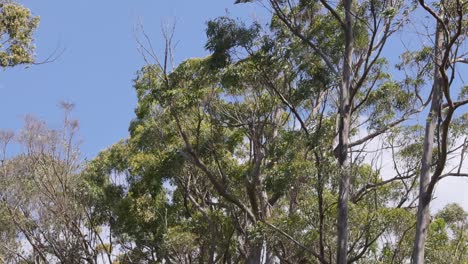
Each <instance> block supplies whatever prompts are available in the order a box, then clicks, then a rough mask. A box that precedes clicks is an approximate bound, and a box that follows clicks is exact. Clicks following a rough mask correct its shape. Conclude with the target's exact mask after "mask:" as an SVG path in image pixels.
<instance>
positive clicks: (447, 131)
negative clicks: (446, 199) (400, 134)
mask: <svg viewBox="0 0 468 264" xmlns="http://www.w3.org/2000/svg"><path fill="white" fill-rule="evenodd" d="M419 4H420V5H421V6H422V8H423V9H424V10H425V11H426V12H427V13H428V14H430V16H431V17H432V18H433V19H434V21H435V22H434V23H435V25H436V26H435V37H434V43H435V44H434V48H433V57H432V64H433V69H434V76H433V86H432V90H431V108H430V110H429V113H428V116H427V119H426V130H425V135H424V142H423V146H424V149H423V153H422V157H421V172H420V185H419V204H418V215H417V226H416V236H415V241H414V248H413V263H418V264H420V263H424V261H425V257H424V256H425V244H426V239H427V233H428V230H429V228H428V226H429V222H430V208H429V205H430V202H431V200H432V197H433V193H434V189H435V186H436V184H437V183H438V182H439V181H440V180H441V179H442V178H444V177H447V176H467V173H466V172H464V171H462V169H463V166H462V164H463V162H464V155H465V153H464V152H465V151H466V149H467V139H466V136H467V132H466V129H463V128H462V130H461V131H460V130H459V129H456V127H458V125H461V126H462V127H465V128H466V125H467V123H466V113H464V115H462V116H461V117H460V118H459V119H458V122H454V121H453V119H454V118H456V114H455V112H456V110H457V109H460V108H461V107H463V106H464V105H466V104H467V103H468V99H467V97H466V86H464V87H463V85H464V83H463V80H462V81H461V82H460V80H458V78H457V76H458V73H457V71H458V68H459V67H460V66H458V65H459V64H460V63H467V61H466V51H465V50H464V45H466V41H465V40H466V25H467V22H468V17H467V16H468V4H467V3H466V1H444V0H441V1H437V2H433V3H432V5H434V6H436V7H435V8H436V9H435V8H433V7H431V4H429V3H426V2H425V1H424V0H420V1H419ZM457 86H461V87H457ZM457 91H460V96H459V98H458V99H459V100H456V99H453V98H452V94H453V93H454V92H457ZM463 137H464V139H462V141H463V142H462V143H461V146H459V145H457V144H460V143H459V142H457V140H459V139H460V138H463ZM457 148H458V149H459V152H461V159H460V163H459V164H457V165H458V166H456V167H455V168H453V169H449V170H448V171H447V165H448V164H447V160H448V158H450V154H451V153H453V152H454V151H455V150H454V149H457ZM434 156H435V157H434Z"/></svg>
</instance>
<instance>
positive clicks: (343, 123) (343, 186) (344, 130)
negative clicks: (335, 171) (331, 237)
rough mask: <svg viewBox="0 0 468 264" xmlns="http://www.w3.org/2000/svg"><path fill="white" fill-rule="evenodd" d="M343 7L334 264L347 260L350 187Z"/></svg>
mask: <svg viewBox="0 0 468 264" xmlns="http://www.w3.org/2000/svg"><path fill="white" fill-rule="evenodd" d="M343 4H344V8H345V25H344V31H345V54H344V60H343V72H342V80H341V86H340V117H339V118H340V120H339V132H338V133H339V135H338V136H339V143H338V148H337V150H338V153H336V154H337V155H336V156H337V158H338V161H339V164H340V169H341V170H340V171H341V172H340V174H341V175H340V188H339V194H338V239H337V243H338V254H337V263H338V264H347V262H348V256H347V255H348V246H347V245H348V201H349V188H350V176H351V175H350V166H349V163H350V161H349V157H348V145H349V128H350V122H351V99H350V96H351V64H352V60H353V42H354V36H353V15H352V14H351V9H352V5H353V1H352V0H344V1H343Z"/></svg>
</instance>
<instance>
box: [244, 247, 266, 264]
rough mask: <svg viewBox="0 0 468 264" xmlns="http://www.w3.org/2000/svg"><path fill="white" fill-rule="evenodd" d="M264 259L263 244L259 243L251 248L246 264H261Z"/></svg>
mask: <svg viewBox="0 0 468 264" xmlns="http://www.w3.org/2000/svg"><path fill="white" fill-rule="evenodd" d="M261 259H262V244H261V243H257V244H255V245H250V246H249V252H248V255H247V260H246V264H260V263H261Z"/></svg>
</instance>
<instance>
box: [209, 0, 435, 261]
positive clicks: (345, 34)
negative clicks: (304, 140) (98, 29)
mask: <svg viewBox="0 0 468 264" xmlns="http://www.w3.org/2000/svg"><path fill="white" fill-rule="evenodd" d="M244 2H253V1H236V3H244ZM264 2H266V3H267V5H268V6H269V7H270V9H271V10H272V11H273V14H274V15H273V19H272V22H271V27H272V28H273V30H276V32H280V34H278V35H279V36H283V38H284V37H286V38H290V40H289V41H287V42H286V43H296V44H295V45H296V46H291V47H288V48H286V49H289V50H288V53H289V54H290V53H291V52H290V50H291V49H293V48H292V47H294V49H303V51H302V54H304V55H302V57H301V59H302V61H301V63H300V66H298V67H292V68H291V69H292V70H293V71H297V70H299V71H300V70H302V69H304V68H308V69H314V68H315V69H317V68H318V69H321V71H322V72H325V73H327V74H325V75H328V78H326V79H324V80H325V81H324V84H322V85H321V86H322V87H324V88H321V89H322V91H323V96H320V95H319V94H313V93H312V94H309V95H313V96H318V97H315V98H313V99H316V100H317V101H318V102H319V103H318V105H320V106H323V105H326V106H325V107H324V109H325V112H324V113H330V112H331V109H334V110H335V111H336V134H335V136H336V137H335V141H334V142H333V143H332V144H330V146H329V147H328V148H332V149H334V151H333V152H334V156H335V157H336V160H337V162H338V164H339V170H340V173H341V176H339V179H340V181H341V182H340V184H339V186H340V189H339V192H338V197H337V199H338V207H339V210H338V212H337V213H338V217H337V227H338V230H337V242H338V244H337V245H338V249H337V252H338V254H337V261H338V263H346V262H347V255H348V250H349V246H350V245H349V243H348V229H349V228H348V211H349V210H348V203H349V200H350V191H351V188H352V186H351V182H350V179H351V174H352V171H351V170H352V169H351V167H352V163H353V161H352V160H351V153H352V152H353V151H356V150H357V149H358V148H359V147H360V146H362V145H365V144H367V143H368V142H370V141H371V140H372V139H374V138H376V137H377V136H379V135H382V134H384V133H386V132H387V131H389V130H390V129H392V128H394V127H396V126H399V125H401V124H402V123H403V122H404V121H406V120H408V118H409V117H411V116H412V115H413V114H415V113H418V112H420V111H421V110H422V109H423V108H424V107H425V105H426V104H427V102H422V101H419V100H417V96H415V94H417V92H414V91H415V90H416V89H417V87H416V86H399V85H400V83H399V82H398V81H396V80H395V79H394V78H392V76H391V75H387V74H386V73H385V70H384V69H385V68H386V60H385V59H384V58H382V51H383V49H384V47H385V44H386V43H387V41H388V39H389V38H390V37H391V35H392V34H393V33H395V32H397V31H398V30H399V29H400V28H401V26H402V25H404V23H405V22H406V19H407V14H408V13H409V11H410V6H407V5H406V4H405V2H404V1H342V2H340V3H338V4H334V3H332V2H329V1H297V2H296V1H275V0H271V1H264ZM277 29H279V30H277ZM337 29H338V30H337ZM220 32H223V31H220ZM274 32H275V31H274ZM224 35H228V34H224ZM218 39H221V40H223V41H226V40H229V38H227V37H225V38H222V37H218ZM275 41H277V39H275V37H273V40H272V43H281V44H280V45H284V44H285V41H283V42H275ZM297 43H301V45H300V46H299V45H298V44H297ZM233 46H237V47H239V46H240V45H238V44H237V45H236V44H234V45H233ZM208 47H209V48H211V47H210V46H208ZM283 48H284V47H283ZM279 49H280V48H279ZM211 50H212V51H214V54H219V53H223V52H224V53H227V52H229V50H231V51H232V50H234V48H232V47H231V48H230V49H229V48H228V49H218V50H217V49H216V47H215V48H212V49H211ZM247 51H252V49H251V48H250V49H247ZM254 53H255V52H254ZM304 58H305V59H304ZM310 58H314V59H310ZM275 62H276V61H275ZM307 63H309V64H310V65H306V64H307ZM270 65H272V64H271V62H270V64H268V66H266V67H270ZM295 66H297V65H295ZM296 76H298V77H299V78H301V77H303V75H300V74H298V75H296ZM322 76H324V74H322ZM299 78H298V79H296V80H294V79H292V80H291V83H294V82H295V81H297V80H299ZM312 78H313V79H314V80H317V79H319V78H320V77H319V76H318V75H315V76H312ZM296 83H297V82H296ZM313 85H314V84H309V85H308V86H307V85H306V86H305V87H304V86H303V89H304V90H307V89H309V90H313V89H317V88H316V87H313ZM319 89H320V88H319ZM272 90H273V91H274V92H275V94H276V95H277V96H278V97H279V98H280V99H281V100H282V102H283V103H284V104H285V105H286V106H287V107H288V109H289V110H290V111H291V112H292V113H294V117H295V118H296V119H297V120H298V122H299V123H300V125H301V129H302V130H303V131H304V132H305V133H306V135H309V134H313V133H310V131H313V129H314V128H315V126H310V125H311V124H310V123H309V124H307V122H306V121H307V120H310V119H311V118H308V117H306V118H304V114H306V115H309V116H310V115H311V114H312V115H314V114H315V115H317V114H320V112H317V111H313V110H314V107H313V106H314V105H312V106H310V105H309V107H310V108H309V109H305V110H304V108H301V106H300V105H295V104H294V103H291V102H290V101H291V98H289V94H287V93H282V92H281V91H280V90H278V89H277V88H272ZM384 90H385V91H386V92H391V93H394V94H395V96H396V97H397V98H399V99H401V100H400V101H396V102H393V103H390V102H388V103H386V102H385V99H384V98H380V99H377V100H376V98H377V95H378V94H381V95H383V94H382V91H384ZM325 95H327V96H325ZM326 98H327V99H328V100H327V101H325V100H326ZM382 106H387V107H388V108H387V109H385V110H384V109H383V108H381V107H382ZM372 110H376V111H385V112H384V113H387V114H388V115H385V114H384V113H383V112H380V113H379V112H377V113H373V114H372V113H370V111H372ZM318 116H320V115H318ZM362 118H363V119H364V122H363V124H359V121H362V120H359V119H362ZM312 119H313V118H312ZM304 120H306V121H304ZM319 120H320V118H319ZM308 125H309V127H308ZM366 125H367V128H368V134H366V135H364V136H363V137H362V138H358V139H356V138H355V137H354V138H353V137H352V135H353V133H355V132H353V131H356V129H357V128H358V127H363V126H366ZM309 130H310V131H309ZM361 134H362V133H361ZM313 147H314V146H313ZM394 180H400V179H394ZM390 182H392V181H389V182H388V183H390ZM322 262H323V258H322Z"/></svg>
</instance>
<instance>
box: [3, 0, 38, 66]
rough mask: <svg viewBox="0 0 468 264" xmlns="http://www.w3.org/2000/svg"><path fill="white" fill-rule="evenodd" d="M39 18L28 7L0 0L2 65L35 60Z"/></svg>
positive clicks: (14, 64)
mask: <svg viewBox="0 0 468 264" xmlns="http://www.w3.org/2000/svg"><path fill="white" fill-rule="evenodd" d="M38 24H39V18H38V17H35V16H33V15H32V14H31V11H30V10H29V9H27V8H26V7H24V6H22V5H20V4H17V3H15V2H12V1H8V0H2V1H0V38H1V43H2V44H1V45H0V66H1V67H2V68H6V67H13V66H16V65H21V64H30V63H33V62H34V44H33V34H34V32H35V30H36V28H37V26H38Z"/></svg>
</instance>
